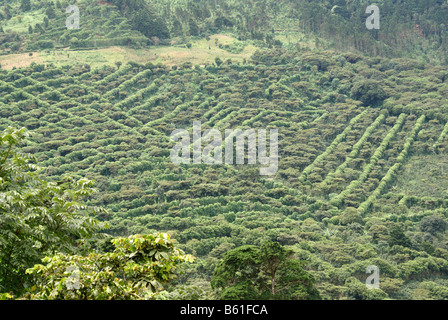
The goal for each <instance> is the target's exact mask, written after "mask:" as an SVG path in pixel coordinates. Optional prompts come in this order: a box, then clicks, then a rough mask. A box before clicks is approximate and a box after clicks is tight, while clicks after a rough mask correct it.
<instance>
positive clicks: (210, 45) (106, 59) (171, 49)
mask: <svg viewBox="0 0 448 320" xmlns="http://www.w3.org/2000/svg"><path fill="white" fill-rule="evenodd" d="M235 42H237V43H240V42H239V41H238V40H236V39H234V38H232V37H231V36H227V35H223V34H217V35H213V36H211V37H210V40H208V41H207V40H206V39H200V40H194V41H193V40H192V41H190V43H191V48H187V47H186V46H185V45H176V42H175V41H173V42H172V43H173V44H172V45H171V46H153V47H150V48H149V49H131V48H126V47H108V48H101V49H93V50H80V51H75V50H55V51H42V52H39V53H34V54H33V56H28V54H11V55H4V56H0V63H1V65H2V67H3V68H5V69H12V67H14V66H15V67H20V66H28V65H30V64H31V62H36V63H46V64H48V63H53V64H55V65H57V66H62V65H67V64H70V65H73V64H83V63H88V64H90V65H91V66H92V68H95V67H100V66H102V65H105V64H107V65H113V64H115V62H118V61H119V62H122V63H126V62H128V61H134V62H137V63H147V62H152V63H159V62H160V63H162V64H165V65H168V66H173V65H182V64H183V63H185V62H191V63H192V64H193V65H195V64H199V65H204V64H212V63H214V61H215V58H217V57H219V58H220V59H222V60H227V59H231V60H232V61H233V62H240V61H243V59H249V58H250V57H251V56H252V54H253V53H254V52H255V51H256V50H257V48H256V47H255V46H254V45H251V44H245V43H244V45H245V46H244V50H243V51H242V52H241V53H238V54H234V53H230V52H228V51H226V50H224V49H221V48H220V47H219V45H220V44H222V45H232V44H234V43H235ZM240 44H241V43H240ZM37 58H39V59H40V60H36V59H37Z"/></svg>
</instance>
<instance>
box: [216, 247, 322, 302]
mask: <svg viewBox="0 0 448 320" xmlns="http://www.w3.org/2000/svg"><path fill="white" fill-rule="evenodd" d="M303 266H304V262H303V261H298V260H296V259H295V258H294V257H293V251H292V250H288V249H286V248H284V247H282V246H281V245H280V244H278V243H277V242H272V241H268V242H265V243H264V244H263V245H262V246H261V248H257V247H256V246H251V245H246V246H241V247H239V248H235V249H232V250H229V251H228V252H227V253H226V254H225V255H224V257H223V259H222V260H221V261H220V262H219V263H218V265H217V266H216V268H215V271H214V274H213V278H212V281H211V285H212V287H213V288H222V291H221V292H220V296H221V299H224V300H228V299H231V300H240V299H246V300H255V299H281V300H311V299H320V295H319V292H318V291H317V289H316V288H315V287H314V282H315V280H314V278H313V276H312V275H311V274H309V273H308V272H307V271H305V270H304V269H303Z"/></svg>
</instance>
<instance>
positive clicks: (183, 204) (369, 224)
mask: <svg viewBox="0 0 448 320" xmlns="http://www.w3.org/2000/svg"><path fill="white" fill-rule="evenodd" d="M71 4H72V3H69V1H66V0H56V1H49V0H46V1H33V0H31V1H29V0H28V1H27V0H18V1H12V0H11V1H5V2H4V3H2V4H1V5H0V53H1V54H0V64H1V65H2V66H3V67H2V68H0V133H1V135H0V298H2V299H156V300H157V299H159V300H170V299H181V300H182V299H185V300H190V299H191V300H198V299H199V300H202V299H280V300H292V299H308V300H314V299H324V300H383V299H396V300H421V299H436V300H445V299H448V234H447V217H448V140H447V135H448V115H447V111H448V104H447V102H446V101H447V100H446V99H447V96H448V69H447V66H446V63H447V62H448V56H447V52H448V51H447V49H448V48H447V45H448V43H447V40H448V37H447V26H448V25H447V20H446V19H447V17H448V2H446V1H435V0H434V1H406V2H405V1H392V0H384V1H377V2H376V5H377V6H378V7H379V8H380V9H381V11H380V13H381V15H380V16H381V27H380V29H378V30H375V29H374V30H369V29H367V28H366V24H365V20H366V18H367V17H368V14H366V13H365V12H366V7H367V6H368V5H370V4H371V3H368V2H367V1H362V0H360V1H349V0H347V1H345V0H336V1H331V0H325V1H305V0H299V1H297V0H296V1H293V0H277V1H273V0H261V1H258V0H257V1H252V0H204V1H193V0H154V1H145V0H110V1H108V2H106V1H99V2H98V1H90V0H80V1H76V5H77V6H79V10H80V22H81V23H80V28H79V29H67V28H66V25H65V21H66V19H67V17H68V16H69V13H66V11H65V8H66V7H67V6H69V5H71ZM229 39H230V40H229ZM117 47H119V48H121V50H127V51H126V52H131V51H130V50H134V51H132V52H136V53H140V54H143V53H142V52H149V53H151V54H154V57H151V58H148V59H147V61H143V60H141V59H142V58H141V57H140V58H139V59H140V60H138V61H124V60H123V61H114V62H113V63H107V61H108V60H107V58H104V59H103V60H98V61H97V62H98V63H96V65H95V67H93V66H92V65H91V64H90V63H89V61H90V60H89V61H85V62H82V61H81V62H80V61H79V60H76V61H75V62H73V61H71V60H70V58H69V59H68V60H67V61H66V62H64V63H61V62H59V61H57V60H58V56H59V55H63V54H67V55H70V56H71V57H72V58H74V57H79V55H80V54H81V53H86V54H91V55H93V54H97V53H98V52H100V53H101V54H103V52H104V51H101V50H106V51H107V50H112V48H115V49H114V50H117V49H116V48H117ZM249 48H253V54H250V56H247V57H246V55H245V53H246V50H248V49H249ZM165 50H166V52H168V53H167V55H171V56H170V57H169V58H170V59H171V60H169V63H168V62H167V61H168V60H163V59H164V58H166V57H168V56H163V54H165ZM176 50H178V51H176ZM191 50H196V51H193V52H194V54H196V55H198V57H199V58H198V59H201V57H202V54H203V56H204V57H207V59H205V58H204V60H203V61H201V62H200V63H196V62H198V60H195V63H193V62H192V61H190V60H189V59H187V58H185V57H184V55H183V54H184V53H186V52H188V51H191ZM114 52H115V51H114ZM198 53H200V54H201V55H199V54H198ZM218 53H219V55H218ZM212 54H216V55H212ZM136 55H137V54H136ZM16 56H18V57H21V59H22V62H23V63H22V62H21V63H22V64H21V65H20V66H19V67H15V66H14V67H6V66H8V65H12V63H13V62H12V61H13V59H14V57H16ZM36 57H39V58H40V59H42V61H37V62H36V61H34V60H26V59H32V58H36ZM45 59H47V60H45ZM49 59H53V60H49ZM77 59H78V58H77ZM86 59H87V58H86ZM167 59H168V58H167ZM130 60H132V59H130ZM27 61H28V62H27ZM49 61H51V62H49ZM173 61H174V62H173ZM194 121H200V122H201V123H202V130H207V129H212V128H214V129H218V130H220V131H221V132H224V131H225V130H226V129H236V128H239V129H242V130H247V129H251V128H253V129H268V130H269V129H277V130H278V143H279V145H278V150H279V155H278V170H277V171H276V173H275V174H274V175H267V176H263V175H260V173H259V172H260V170H259V169H260V165H258V164H247V163H246V164H236V165H229V164H222V165H217V164H207V163H201V164H195V163H191V164H175V163H173V162H172V161H171V159H170V152H171V150H172V149H173V146H174V145H175V142H174V141H172V139H170V134H171V133H172V132H173V131H174V130H176V129H186V130H187V131H188V132H190V133H191V132H192V127H193V122H194ZM73 265H76V266H79V268H80V269H79V270H78V271H79V272H78V273H76V277H77V278H76V279H78V282H75V283H71V282H70V281H71V280H73V274H74V273H73V272H72V273H70V272H69V271H67V270H69V268H70V267H71V266H73ZM372 265H373V266H377V267H378V269H379V271H380V286H379V288H376V289H369V288H368V287H367V286H366V278H367V277H368V276H369V273H366V268H367V267H368V266H372ZM70 279H71V280H70ZM125 280H126V281H125ZM69 283H70V284H69Z"/></svg>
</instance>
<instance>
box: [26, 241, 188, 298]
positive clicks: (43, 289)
mask: <svg viewBox="0 0 448 320" xmlns="http://www.w3.org/2000/svg"><path fill="white" fill-rule="evenodd" d="M112 243H113V244H114V246H115V250H114V251H113V252H108V253H105V254H101V253H90V254H89V255H88V256H80V255H62V254H56V255H54V256H52V257H45V258H44V259H43V262H46V263H47V264H46V265H41V264H38V265H35V266H34V267H33V268H31V269H29V270H27V273H29V274H31V275H33V277H34V281H35V283H36V286H35V287H34V288H33V289H34V290H32V292H31V294H30V295H28V296H27V297H28V298H31V299H45V300H47V299H48V300H52V299H57V300H72V299H75V300H133V299H136V300H143V299H151V298H155V296H156V294H157V293H158V292H160V291H161V290H162V289H163V284H164V283H167V282H169V281H171V280H173V279H175V278H176V274H175V272H176V271H177V270H178V269H179V267H180V264H181V263H183V262H193V260H194V257H193V256H191V255H186V254H184V252H183V251H182V250H180V249H178V248H177V247H176V246H175V245H174V240H171V239H170V235H169V234H167V233H160V234H149V235H133V236H129V237H127V238H117V239H113V240H112Z"/></svg>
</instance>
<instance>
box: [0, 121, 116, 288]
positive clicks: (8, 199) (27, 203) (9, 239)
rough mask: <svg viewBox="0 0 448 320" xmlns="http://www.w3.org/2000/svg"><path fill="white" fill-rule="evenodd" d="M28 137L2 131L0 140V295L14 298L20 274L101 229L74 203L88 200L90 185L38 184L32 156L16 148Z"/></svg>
mask: <svg viewBox="0 0 448 320" xmlns="http://www.w3.org/2000/svg"><path fill="white" fill-rule="evenodd" d="M27 136H29V132H28V131H27V130H26V129H25V128H22V129H15V128H12V127H8V128H7V129H5V130H4V132H3V133H2V134H1V135H0V292H12V293H13V294H16V295H17V294H20V293H21V292H23V289H24V287H25V286H26V285H28V281H27V276H26V274H25V270H26V269H27V268H30V267H32V266H33V265H34V264H36V263H38V262H40V259H41V258H42V257H44V256H45V255H48V254H52V253H54V252H56V251H60V252H75V251H76V250H77V246H78V245H79V244H80V241H82V239H84V238H88V237H90V236H92V235H93V234H95V233H96V232H97V231H99V230H102V229H104V228H106V227H107V226H106V224H104V223H102V222H100V221H98V220H96V219H95V218H93V217H92V216H91V214H92V213H100V212H104V210H103V209H101V208H96V207H88V206H85V205H83V204H81V203H80V202H79V201H80V200H81V199H82V198H84V197H85V196H88V195H91V194H92V193H93V192H94V191H95V190H94V189H92V181H89V180H87V179H81V180H80V181H77V182H75V181H72V180H71V179H68V180H67V181H66V182H65V183H59V184H58V183H53V182H47V181H44V180H42V179H40V178H39V171H40V168H39V167H38V166H37V165H35V164H34V163H35V161H36V160H35V159H34V157H33V156H32V155H29V154H22V153H20V152H19V151H17V150H16V149H17V147H18V146H19V145H20V144H22V143H23V142H24V140H25V138H26V137H27Z"/></svg>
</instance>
